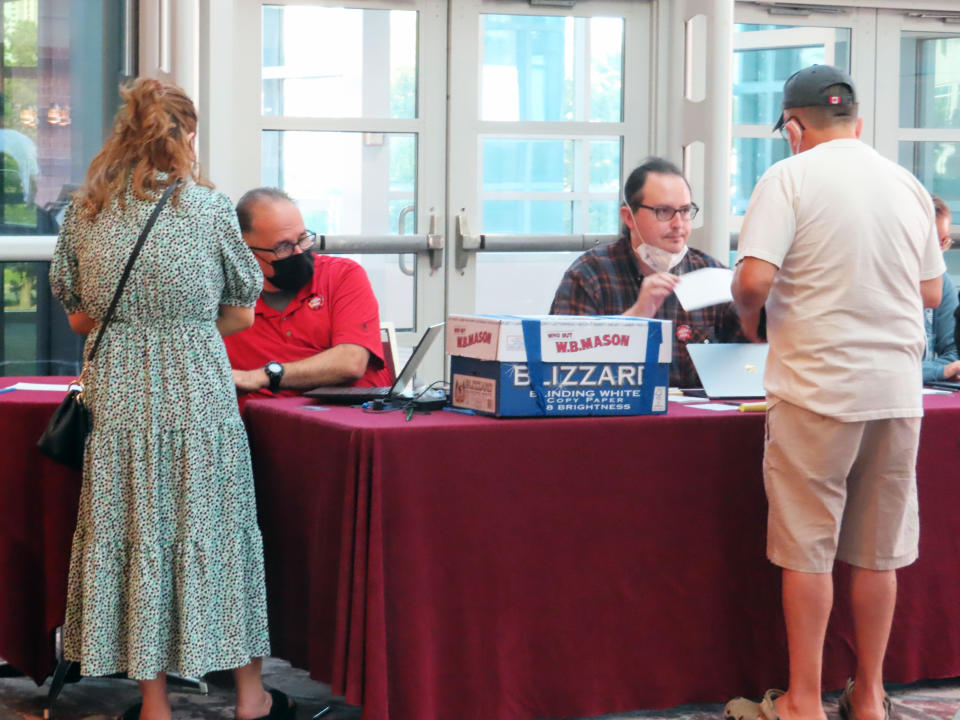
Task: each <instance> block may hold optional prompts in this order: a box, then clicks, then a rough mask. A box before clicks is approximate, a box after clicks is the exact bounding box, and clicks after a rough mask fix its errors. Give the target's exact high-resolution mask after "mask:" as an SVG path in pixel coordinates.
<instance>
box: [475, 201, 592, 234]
mask: <svg viewBox="0 0 960 720" xmlns="http://www.w3.org/2000/svg"><path fill="white" fill-rule="evenodd" d="M573 206H574V203H572V202H569V201H563V200H486V201H484V203H483V232H485V233H509V234H513V233H516V234H519V235H569V234H570V233H572V232H573Z"/></svg>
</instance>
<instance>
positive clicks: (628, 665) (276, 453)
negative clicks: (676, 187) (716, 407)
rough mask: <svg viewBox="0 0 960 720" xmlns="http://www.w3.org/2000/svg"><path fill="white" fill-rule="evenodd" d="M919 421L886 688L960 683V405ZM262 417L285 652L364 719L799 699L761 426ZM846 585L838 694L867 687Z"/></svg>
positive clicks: (704, 415) (685, 414)
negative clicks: (911, 521)
mask: <svg viewBox="0 0 960 720" xmlns="http://www.w3.org/2000/svg"><path fill="white" fill-rule="evenodd" d="M927 407H928V412H927V417H926V419H925V421H924V426H923V438H922V442H921V455H920V462H919V474H920V502H921V515H922V535H921V537H922V541H921V560H920V561H919V562H918V563H917V564H915V565H914V566H912V567H910V568H908V569H906V570H904V571H902V572H901V574H900V581H901V593H900V598H899V601H898V607H897V614H896V620H895V627H894V633H893V636H892V638H891V642H890V650H889V653H888V660H887V665H886V669H887V676H888V679H890V680H894V681H910V680H914V679H917V678H921V677H926V678H931V677H943V676H956V675H960V564H958V563H957V562H956V558H957V557H958V556H960V534H958V533H957V532H956V531H955V523H954V522H953V516H954V514H955V509H954V508H955V500H954V498H955V496H956V495H955V493H954V491H953V485H954V484H955V483H956V479H955V478H956V477H957V469H958V462H957V461H958V438H960V399H954V398H953V397H930V398H927ZM247 419H248V423H249V425H250V427H251V433H252V436H251V437H252V442H253V448H254V456H255V458H256V474H257V478H258V483H259V489H260V491H261V503H262V509H263V510H264V512H265V516H264V523H263V527H264V538H265V543H266V546H267V548H268V551H267V552H268V563H269V565H270V567H271V569H270V578H269V582H268V592H269V593H270V596H271V597H270V600H271V623H272V628H273V637H274V643H275V647H274V651H275V652H276V653H278V654H279V655H281V656H285V657H288V658H290V659H291V660H293V661H294V664H297V665H306V666H307V667H308V668H309V669H310V670H311V673H312V674H313V675H314V676H315V677H317V678H319V679H323V680H332V681H333V688H334V691H335V692H339V693H343V694H345V695H346V698H347V700H348V701H349V702H351V703H355V704H362V705H363V706H364V717H365V718H367V719H369V720H387V719H388V718H389V719H390V720H447V719H448V718H458V719H469V718H477V719H478V720H479V719H480V718H483V719H484V720H489V719H490V718H497V719H498V720H513V719H517V720H520V719H526V718H543V717H564V716H566V717H569V716H583V715H596V714H601V713H608V712H616V711H624V710H630V709H636V708H643V707H646V708H650V707H663V706H670V705H675V704H680V703H686V702H694V701H711V702H718V701H722V700H724V699H726V698H728V697H729V696H731V695H734V694H740V693H747V694H753V695H757V694H758V693H759V692H761V691H762V690H763V689H765V688H766V687H769V686H773V685H781V684H783V683H784V681H785V677H786V648H785V638H784V631H783V623H782V616H781V612H780V604H779V592H780V586H779V573H778V571H777V570H776V569H775V568H774V567H772V566H771V565H770V564H769V563H768V562H767V561H766V560H765V557H764V541H765V540H764V535H765V531H764V530H765V501H764V496H763V488H762V478H761V466H760V458H761V454H762V439H763V417H762V415H748V414H739V413H733V414H722V415H721V414H717V413H712V412H710V411H706V410H695V409H690V408H680V407H677V406H671V410H670V414H669V415H668V416H667V417H644V418H584V419H574V418H571V419H557V420H533V421H530V420H526V421H525V420H494V419H488V418H480V417H468V416H463V415H458V414H453V413H447V412H436V413H433V414H432V415H430V416H416V417H415V418H414V419H413V420H412V421H410V422H406V421H405V420H404V418H403V416H402V415H401V414H400V413H390V414H384V415H372V414H364V413H361V412H360V411H358V410H353V409H327V410H317V409H305V408H302V407H295V406H292V405H290V404H286V403H283V402H280V403H277V402H274V403H267V402H263V403H257V404H253V403H252V404H251V405H250V406H249V410H248V415H247ZM341 487H342V490H341V489H340V488H341ZM281 488H282V489H283V491H282V492H281V493H280V495H282V496H284V497H283V499H282V501H281V500H280V499H278V498H273V500H271V503H272V502H273V501H274V500H276V501H277V502H282V503H283V506H282V507H280V506H279V505H278V506H276V507H274V506H272V505H271V506H269V507H268V506H267V505H266V504H264V503H266V493H265V491H269V493H270V495H271V496H273V490H274V489H281ZM327 503H330V505H329V506H327V507H324V505H325V504H327ZM338 503H342V505H341V506H338ZM274 512H276V513H277V515H276V516H275V517H272V518H271V517H268V516H267V513H271V514H272V513H274ZM281 518H283V520H284V522H280V520H281ZM338 522H339V531H338V532H337V531H334V529H333V528H331V527H330V525H331V524H332V525H336V524H337V523H338ZM295 550H299V552H293V551H295ZM337 558H339V575H338V576H337V577H335V576H334V574H335V572H336V569H335V568H336V566H337ZM304 566H305V567H304ZM847 577H848V575H847V574H846V573H845V572H844V571H843V570H842V569H841V570H840V571H838V579H839V580H840V586H839V588H840V589H839V592H838V593H837V603H836V608H835V613H834V617H833V619H832V621H831V625H830V630H829V637H828V640H827V648H826V659H825V666H824V677H825V684H826V686H827V687H828V688H837V687H840V686H841V684H842V683H843V682H844V680H845V678H846V677H847V676H848V675H849V674H851V673H852V672H853V667H854V665H853V662H854V660H853V650H852V648H853V639H852V630H851V621H850V610H849V604H848V603H847V600H846V595H845V593H844V592H843V586H844V585H845V581H846V579H847ZM334 583H336V584H337V591H336V596H335V598H336V602H335V605H334V604H333V599H334V596H333V595H332V594H331V586H332V584H334ZM281 613H283V615H281ZM331 625H332V626H333V627H335V631H334V638H333V643H332V645H331V644H330V642H331V635H330V632H331V630H330V628H331Z"/></svg>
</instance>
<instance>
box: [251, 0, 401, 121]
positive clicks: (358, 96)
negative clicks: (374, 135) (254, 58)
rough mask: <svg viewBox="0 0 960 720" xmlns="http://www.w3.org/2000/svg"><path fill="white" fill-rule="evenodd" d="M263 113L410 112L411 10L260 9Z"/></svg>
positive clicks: (381, 115) (340, 114) (371, 115)
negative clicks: (261, 12) (261, 14)
mask: <svg viewBox="0 0 960 720" xmlns="http://www.w3.org/2000/svg"><path fill="white" fill-rule="evenodd" d="M262 17H263V69H262V74H263V114H264V115H289V116H296V117H367V118H413V117H416V116H417V13H416V11H414V10H357V9H347V8H328V7H311V6H278V5H265V6H264V7H263V16H262Z"/></svg>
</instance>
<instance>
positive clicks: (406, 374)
mask: <svg viewBox="0 0 960 720" xmlns="http://www.w3.org/2000/svg"><path fill="white" fill-rule="evenodd" d="M442 332H443V323H437V324H436V325H431V326H430V327H428V328H427V331H426V332H425V333H424V334H423V337H421V338H420V342H418V343H417V347H415V348H414V350H413V354H412V355H411V356H410V359H409V360H407V362H406V364H405V365H404V366H403V369H402V370H401V371H400V374H399V375H397V379H396V380H395V381H394V383H393V387H391V388H390V397H396V396H397V395H400V394H402V393H403V392H404V391H405V390H407V389H408V388H409V387H411V386H412V385H413V378H414V377H415V376H416V374H417V370H418V369H419V367H420V364H421V363H422V362H423V359H424V358H425V357H426V356H427V351H429V350H430V346H431V345H433V341H434V340H436V339H437V335H439V334H440V333H442Z"/></svg>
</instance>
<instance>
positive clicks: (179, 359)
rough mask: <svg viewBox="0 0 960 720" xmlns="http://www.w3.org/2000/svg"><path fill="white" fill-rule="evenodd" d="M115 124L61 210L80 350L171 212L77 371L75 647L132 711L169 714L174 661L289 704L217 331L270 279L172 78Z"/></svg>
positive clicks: (69, 645)
mask: <svg viewBox="0 0 960 720" xmlns="http://www.w3.org/2000/svg"><path fill="white" fill-rule="evenodd" d="M122 94H123V98H124V105H123V107H121V109H120V111H119V112H118V113H117V118H116V121H115V126H114V131H113V134H112V136H111V137H110V138H109V139H108V140H107V142H106V143H105V144H104V146H103V148H102V150H101V151H100V153H99V154H98V155H97V156H96V157H95V158H94V160H93V162H92V163H91V164H90V168H89V170H88V172H87V177H86V181H85V183H84V185H83V187H82V188H81V189H80V190H79V191H78V192H77V193H76V194H75V196H74V199H73V202H72V204H71V206H70V208H69V210H68V212H67V214H66V217H65V218H64V222H63V227H62V229H61V231H60V237H59V239H58V241H57V246H56V251H55V253H54V258H53V262H52V264H51V267H50V284H51V287H52V289H53V292H54V294H55V295H56V297H57V298H58V299H59V300H60V302H61V303H62V304H63V306H64V308H65V309H66V311H67V314H68V316H69V320H70V325H71V327H72V328H73V329H74V330H76V331H77V332H80V333H88V335H87V343H86V353H89V351H90V348H91V347H92V345H93V342H94V339H95V337H96V334H97V331H98V330H99V323H100V321H101V320H102V319H103V317H104V315H105V314H106V311H107V308H108V306H109V304H110V301H111V299H112V297H113V294H114V292H115V290H116V288H117V285H118V283H119V281H120V276H121V273H122V270H123V267H124V266H125V264H126V262H127V259H128V258H129V256H130V251H131V249H132V248H133V246H134V244H135V243H136V240H137V237H138V235H139V234H140V231H141V230H142V229H143V227H144V225H145V224H146V222H147V218H148V217H149V215H150V213H151V211H152V210H153V208H154V206H155V205H156V203H157V200H158V199H159V197H160V195H161V194H162V193H163V191H164V190H165V189H166V188H167V186H169V185H170V184H171V183H174V182H176V181H180V183H181V184H180V186H179V187H178V188H177V189H176V190H175V191H174V192H173V195H172V196H171V197H170V200H169V202H168V203H167V205H166V206H165V207H164V208H163V210H162V211H161V212H160V215H159V217H158V218H157V221H156V224H155V225H154V227H153V229H152V230H151V232H150V234H149V235H148V237H147V240H146V242H145V244H144V246H143V249H142V251H141V253H140V255H139V256H138V257H137V259H136V263H135V264H134V266H133V270H132V272H131V273H130V277H129V278H128V280H127V284H126V286H125V287H124V290H123V294H122V295H121V298H120V302H119V304H118V306H117V310H116V314H115V316H114V319H113V320H112V321H111V322H110V323H109V324H108V325H107V326H106V328H105V330H104V334H103V340H102V341H101V344H100V348H99V349H98V351H97V354H96V356H95V358H94V359H93V361H92V362H91V363H89V364H88V367H87V368H86V370H85V373H84V377H83V379H84V395H83V397H84V400H85V402H86V404H87V407H88V408H90V411H91V414H92V417H93V427H92V430H91V432H90V435H89V437H88V440H87V446H86V451H85V456H84V463H83V488H82V491H81V496H80V511H79V516H78V518H77V529H76V533H75V535H74V538H73V552H72V555H71V560H70V576H69V586H68V597H67V613H66V621H65V623H64V655H65V657H66V659H68V660H74V661H79V662H80V664H81V672H82V673H83V674H84V675H107V674H111V673H118V672H126V673H127V675H128V676H129V677H131V678H135V679H136V680H137V681H138V682H139V685H140V689H141V692H142V694H143V702H142V706H141V705H137V706H134V707H133V708H131V709H130V710H128V711H127V712H126V713H124V716H123V717H124V718H135V717H142V718H144V719H145V720H168V719H169V718H170V705H169V702H168V700H167V694H166V673H167V672H175V673H177V674H180V675H186V676H193V677H199V676H202V675H203V674H205V673H207V672H210V671H213V670H222V669H227V668H234V669H235V671H234V673H235V678H236V685H237V706H236V716H237V717H238V718H261V717H269V718H279V717H287V716H289V715H292V707H291V705H289V704H288V700H287V698H286V697H285V696H284V695H283V693H279V692H278V691H275V690H272V691H270V692H269V693H268V692H267V691H265V690H264V688H263V685H262V684H261V681H260V662H261V658H262V656H264V655H266V654H268V653H269V641H268V636H267V613H266V599H265V590H264V574H263V549H262V543H261V537H260V530H259V528H258V526H257V520H256V508H255V505H254V488H253V477H252V472H251V466H250V452H249V447H248V445H247V437H246V433H245V431H244V426H243V424H242V422H241V420H240V416H239V413H238V410H237V401H236V396H235V391H234V386H233V381H232V376H231V371H230V366H229V364H228V362H227V356H226V352H225V350H224V346H223V341H222V339H221V335H228V334H230V333H232V332H237V331H239V330H242V329H244V328H246V327H248V326H249V325H250V324H252V322H253V309H252V308H253V305H254V302H255V301H256V299H257V295H258V294H259V291H260V289H261V287H262V279H261V274H260V270H259V268H258V266H257V263H256V260H254V258H253V255H252V254H251V253H250V251H249V250H248V249H247V247H246V245H245V244H244V243H243V240H242V239H241V236H240V231H239V228H238V225H237V220H236V213H235V212H234V209H233V207H232V205H231V203H230V201H229V200H228V198H227V197H226V196H224V195H222V194H221V193H218V192H215V191H214V190H213V189H212V187H211V186H210V184H209V183H207V182H205V181H204V180H203V179H202V178H201V176H200V172H199V168H198V166H197V162H196V156H195V152H194V147H193V138H194V135H195V133H196V128H197V116H196V111H195V109H194V107H193V103H192V102H191V101H190V99H189V98H188V97H187V96H186V95H185V94H184V92H183V91H182V90H181V89H180V88H177V87H175V86H172V85H164V84H161V83H159V82H157V81H156V80H150V79H143V78H142V79H139V80H137V81H136V82H135V83H133V84H132V85H131V86H130V87H128V88H125V89H123V90H122Z"/></svg>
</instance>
